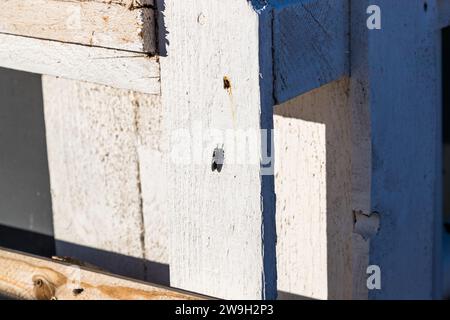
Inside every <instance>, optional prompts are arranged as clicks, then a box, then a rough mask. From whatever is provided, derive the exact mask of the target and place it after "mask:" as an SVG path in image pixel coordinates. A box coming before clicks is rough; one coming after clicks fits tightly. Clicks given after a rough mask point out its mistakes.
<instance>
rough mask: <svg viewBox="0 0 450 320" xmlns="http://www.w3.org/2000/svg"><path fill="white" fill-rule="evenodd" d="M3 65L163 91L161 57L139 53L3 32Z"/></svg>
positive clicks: (0, 52)
mask: <svg viewBox="0 0 450 320" xmlns="http://www.w3.org/2000/svg"><path fill="white" fill-rule="evenodd" d="M0 66H1V67H5V68H9V69H15V70H21V71H27V72H32V73H40V74H46V75H53V76H58V77H63V78H69V79H75V80H83V81H89V82H94V83H100V84H106V85H109V86H112V87H117V88H122V89H130V90H134V91H139V92H144V93H150V94H160V82H159V63H158V59H157V58H151V57H148V56H147V55H145V54H140V53H131V52H124V51H119V50H113V49H104V48H97V47H87V46H83V45H77V44H68V43H61V42H57V41H49V40H41V39H34V38H27V37H22V36H14V35H7V34H0Z"/></svg>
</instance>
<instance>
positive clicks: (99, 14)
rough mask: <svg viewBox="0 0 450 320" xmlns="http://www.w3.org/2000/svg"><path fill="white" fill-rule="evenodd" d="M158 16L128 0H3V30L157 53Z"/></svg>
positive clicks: (0, 26)
mask: <svg viewBox="0 0 450 320" xmlns="http://www.w3.org/2000/svg"><path fill="white" fill-rule="evenodd" d="M147 2H148V1H147ZM152 3H153V1H150V4H152ZM154 17H155V14H154V11H153V9H152V8H150V7H149V6H148V5H147V6H139V7H135V6H134V7H133V6H127V5H126V3H125V2H119V3H117V2H111V1H110V2H109V3H108V2H106V1H105V2H100V1H64V0H33V1H22V0H2V1H1V2H0V33H6V34H15V35H22V36H28V37H34V38H40V39H50V40H56V41H62V42H69V43H77V44H84V45H88V46H98V47H105V48H113V49H121V50H128V51H136V52H146V53H153V54H154V53H155V52H156V41H155V38H156V31H155V21H154Z"/></svg>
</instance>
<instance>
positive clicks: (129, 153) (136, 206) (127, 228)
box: [43, 76, 165, 279]
mask: <svg viewBox="0 0 450 320" xmlns="http://www.w3.org/2000/svg"><path fill="white" fill-rule="evenodd" d="M43 93H44V107H45V120H46V131H47V146H48V159H49V170H50V182H51V192H52V201H53V215H54V231H55V238H56V239H57V254H58V255H61V256H71V257H75V258H78V259H80V260H82V261H87V262H91V263H92V264H94V265H97V266H100V267H103V268H105V269H107V270H109V271H113V272H116V273H119V274H126V275H129V276H134V277H137V278H140V279H148V278H151V279H152V277H151V273H152V270H149V269H148V268H147V267H148V265H147V264H146V263H144V259H146V260H155V256H156V257H159V256H158V254H156V253H154V251H156V250H159V251H161V246H164V245H165V243H160V242H157V241H156V240H153V239H155V235H154V234H156V233H157V232H159V227H158V226H159V223H160V222H159V221H158V219H157V218H159V217H160V216H161V215H160V214H158V212H157V210H160V209H159V207H161V206H162V205H163V204H164V202H163V203H154V204H153V207H151V208H149V209H148V210H151V212H150V214H149V215H148V217H149V219H151V218H152V217H155V220H154V221H155V222H156V223H157V224H156V225H155V228H153V224H152V223H151V221H150V222H149V221H145V218H146V217H145V212H144V209H143V208H147V201H145V200H143V199H145V198H147V193H146V192H147V190H150V191H154V190H153V189H152V188H148V187H147V184H149V183H150V181H152V179H153V176H152V174H151V173H152V169H151V166H152V165H154V166H155V168H156V169H158V168H159V167H160V166H161V164H158V163H156V164H155V163H145V160H143V161H140V153H141V152H143V151H146V152H147V153H150V152H151V150H152V149H155V150H157V149H158V143H159V142H158V137H159V134H160V127H159V123H160V118H159V117H160V102H159V98H158V97H156V96H149V95H144V94H138V93H133V92H130V91H126V90H118V89H114V88H110V87H107V86H102V85H95V84H89V83H83V82H79V81H72V80H64V79H57V78H54V77H50V76H44V77H43ZM141 127H142V128H144V129H143V130H142V131H141V130H140V128H141ZM155 152H156V151H155ZM141 167H145V168H146V169H145V170H143V169H141ZM142 172H145V173H147V175H146V177H145V178H142V176H141V174H142ZM154 183H157V182H154ZM143 186H144V187H143ZM143 188H145V189H143ZM143 190H144V192H143ZM148 196H150V195H148ZM151 199H153V198H151ZM147 235H149V237H148V238H147ZM153 248H156V249H155V250H153ZM159 262H162V263H163V262H165V261H164V257H160V261H159Z"/></svg>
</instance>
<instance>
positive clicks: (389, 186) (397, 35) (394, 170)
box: [351, 0, 442, 299]
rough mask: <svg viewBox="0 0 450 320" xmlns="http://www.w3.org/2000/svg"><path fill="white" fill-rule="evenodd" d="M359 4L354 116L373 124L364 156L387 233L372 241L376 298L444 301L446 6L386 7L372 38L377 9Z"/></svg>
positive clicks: (373, 201) (355, 9)
mask: <svg viewBox="0 0 450 320" xmlns="http://www.w3.org/2000/svg"><path fill="white" fill-rule="evenodd" d="M351 3H352V7H351V10H352V14H351V16H352V32H351V34H352V45H351V47H352V63H351V65H352V79H351V100H352V105H353V108H354V110H362V111H363V113H367V114H368V115H369V119H370V122H369V124H370V128H369V127H368V126H366V131H367V130H370V144H371V148H367V147H363V149H359V150H360V151H361V153H363V152H368V155H367V154H366V155H365V156H364V157H366V158H368V163H370V166H369V168H370V175H371V183H370V190H369V192H370V193H369V194H370V198H368V204H367V203H366V204H364V203H363V205H364V206H365V207H366V210H370V211H371V212H373V211H376V212H378V213H379V215H380V218H381V226H380V230H379V233H378V235H376V236H375V237H373V238H372V239H371V240H370V264H375V265H378V266H379V267H380V268H381V272H382V274H381V277H382V288H381V290H373V291H371V292H370V293H369V296H370V297H371V298H375V299H431V298H437V297H439V298H440V297H441V296H440V283H441V279H440V271H439V265H440V243H441V241H442V240H441V232H442V231H441V229H442V221H441V215H442V211H441V203H442V202H441V201H442V195H441V192H442V185H441V176H442V164H441V161H442V160H441V158H442V150H441V143H442V132H441V121H442V120H441V109H442V103H441V99H440V97H441V81H440V70H439V69H440V61H441V54H440V51H441V50H440V46H439V43H440V37H441V30H440V26H439V17H438V3H437V1H435V0H431V1H427V5H425V4H424V2H423V1H419V0H414V1H411V0H400V1H395V2H393V1H389V0H379V1H377V2H376V4H377V5H379V6H380V8H381V9H382V30H372V31H371V30H368V29H367V27H366V20H367V17H368V15H367V14H366V10H367V7H368V6H369V5H370V4H373V2H372V1H361V0H354V1H352V2H351ZM412 26H415V27H412ZM382 48H390V49H391V50H390V51H389V53H387V52H386V51H385V50H382ZM364 118H366V116H365V115H364V114H363V116H362V119H364ZM360 142H362V143H367V139H366V138H364V139H361V140H360ZM355 148H358V144H356V145H355ZM364 149H365V151H364ZM361 203H362V202H361ZM367 207H368V208H367Z"/></svg>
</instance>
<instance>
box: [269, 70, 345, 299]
mask: <svg viewBox="0 0 450 320" xmlns="http://www.w3.org/2000/svg"><path fill="white" fill-rule="evenodd" d="M348 84H349V81H348V78H347V79H343V80H340V81H337V82H332V83H330V84H328V85H326V86H323V87H321V88H319V89H316V90H314V91H311V92H309V93H307V94H304V95H302V96H300V97H297V98H295V99H293V100H291V101H289V102H286V103H284V104H282V105H279V106H277V107H276V108H275V114H276V116H275V130H276V131H275V152H276V156H277V161H276V166H275V168H276V169H275V177H276V179H275V186H276V194H277V237H278V240H277V265H278V268H277V270H278V290H279V291H280V292H282V296H283V297H285V298H288V299H296V298H301V297H302V296H303V297H306V298H314V299H350V298H351V297H352V251H351V248H352V246H351V242H352V232H353V215H352V208H351V195H352V189H351V182H352V180H351V110H350V107H349V104H348V95H347V92H348Z"/></svg>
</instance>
